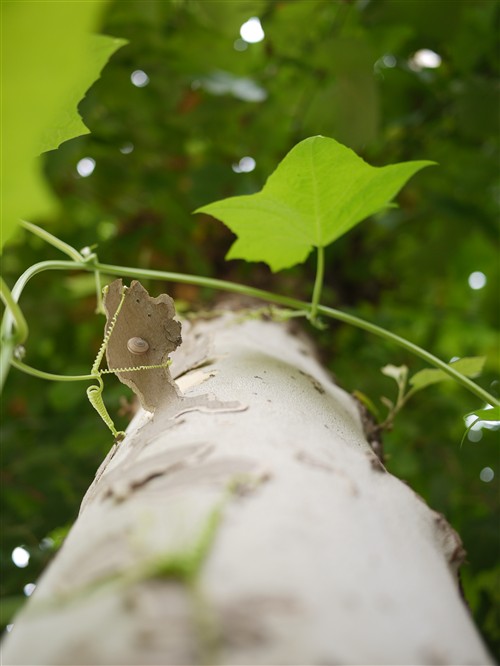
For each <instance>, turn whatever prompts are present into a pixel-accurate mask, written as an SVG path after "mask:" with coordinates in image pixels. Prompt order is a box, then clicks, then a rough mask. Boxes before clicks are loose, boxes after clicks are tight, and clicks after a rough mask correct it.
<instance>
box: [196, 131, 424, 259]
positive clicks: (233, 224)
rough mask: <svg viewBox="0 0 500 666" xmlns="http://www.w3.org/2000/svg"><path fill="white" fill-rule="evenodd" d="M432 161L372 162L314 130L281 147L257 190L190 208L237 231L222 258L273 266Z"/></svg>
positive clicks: (318, 243) (376, 204) (351, 219)
mask: <svg viewBox="0 0 500 666" xmlns="http://www.w3.org/2000/svg"><path fill="white" fill-rule="evenodd" d="M431 164H435V163H434V162H429V161H418V162H402V163H400V164H391V165H389V166H385V167H372V166H370V165H369V164H367V163H366V162H365V161H364V160H363V159H361V157H359V156H358V155H356V153H354V152H353V151H352V150H350V149H349V148H346V147H345V146H343V145H342V144H340V143H338V142H337V141H335V140H334V139H329V138H327V137H323V136H314V137H310V138H309V139H305V140H304V141H301V142H300V143H299V144H297V145H296V146H295V147H294V148H293V149H292V150H291V151H290V152H289V153H288V155H286V157H285V158H284V159H283V160H282V161H281V162H280V164H279V165H278V167H277V168H276V170H275V171H274V173H273V174H271V176H270V177H269V178H268V180H267V182H266V184H265V185H264V187H263V188H262V190H261V191H260V192H257V193H256V194H250V195H246V196H239V197H231V198H229V199H223V200H221V201H215V202H213V203H211V204H208V205H206V206H202V207H201V208H198V209H197V210H196V211H195V212H197V213H208V214H210V215H213V216H214V217H216V218H218V219H220V220H222V222H224V224H225V225H226V226H228V227H229V228H230V229H231V231H233V232H234V233H235V234H236V235H237V236H238V239H237V240H236V241H235V243H234V244H233V245H232V246H231V248H230V250H229V252H228V254H227V257H226V258H227V259H246V260H247V261H265V262H266V263H267V264H269V266H270V267H271V269H272V270H273V271H279V270H281V269H283V268H289V267H290V266H294V265H295V264H298V263H301V262H303V261H305V259H306V258H307V256H308V255H309V253H310V252H311V250H312V248H313V247H325V246H326V245H329V244H330V243H331V242H332V241H334V240H335V239H336V238H338V237H339V236H342V234H344V233H345V232H346V231H349V229H352V227H354V226H355V225H356V224H358V223H359V222H361V221H362V220H364V219H365V218H366V217H368V216H369V215H373V214H374V213H376V212H378V211H380V210H382V209H383V208H386V207H387V206H388V204H389V202H390V201H391V199H392V198H393V197H394V196H395V195H396V194H397V193H398V192H399V190H400V189H401V188H402V187H403V185H404V184H405V183H406V181H407V180H408V179H409V178H410V177H411V176H413V174H415V173H416V172H417V171H419V170H420V169H422V168H423V167H425V166H429V165H431Z"/></svg>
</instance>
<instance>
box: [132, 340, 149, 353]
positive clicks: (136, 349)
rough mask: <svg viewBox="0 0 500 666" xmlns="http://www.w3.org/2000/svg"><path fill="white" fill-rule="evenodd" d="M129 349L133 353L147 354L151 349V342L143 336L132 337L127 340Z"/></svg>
mask: <svg viewBox="0 0 500 666" xmlns="http://www.w3.org/2000/svg"><path fill="white" fill-rule="evenodd" d="M127 349H128V350H129V352H131V353H132V354H145V353H146V352H147V351H148V349H149V344H148V343H147V342H146V340H144V339H143V338H130V340H129V341H128V342H127Z"/></svg>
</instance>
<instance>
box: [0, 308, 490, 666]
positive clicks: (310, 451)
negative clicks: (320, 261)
mask: <svg viewBox="0 0 500 666" xmlns="http://www.w3.org/2000/svg"><path fill="white" fill-rule="evenodd" d="M195 334H196V335H197V336H198V337H196V335H195ZM200 334H201V335H202V337H201V338H200V337H199V336H200ZM206 336H210V337H211V339H212V340H213V350H212V352H211V354H210V358H211V360H209V361H208V362H205V365H204V367H203V368H201V369H198V370H192V371H191V372H190V373H188V375H185V376H184V377H183V378H182V381H183V382H184V386H185V387H186V386H189V384H190V381H189V380H190V379H191V384H192V385H191V387H190V388H188V389H187V390H186V394H187V396H188V397H194V396H199V395H202V394H205V393H207V392H210V393H212V394H213V395H214V396H215V397H216V399H217V401H218V402H213V403H206V401H205V403H203V404H204V411H199V409H198V410H196V409H195V410H194V411H193V408H196V404H197V403H196V401H192V402H189V403H186V402H184V403H183V402H182V401H181V402H180V403H179V404H171V405H170V406H168V405H167V406H165V407H163V408H162V410H161V412H158V413H156V414H155V416H154V418H150V417H149V416H148V415H147V413H145V412H140V413H139V414H138V415H137V416H136V417H135V419H134V421H133V422H132V424H131V426H130V428H129V430H128V434H127V438H126V439H125V441H124V442H123V443H122V444H120V445H119V448H118V449H117V450H116V452H115V453H114V455H113V457H110V459H108V460H107V462H106V464H105V465H103V467H102V468H101V470H100V472H99V474H98V476H97V478H96V482H95V483H94V484H93V486H92V487H91V489H90V490H89V492H88V493H87V496H86V499H85V502H84V504H83V508H82V512H81V515H80V517H79V519H78V520H77V522H76V523H75V525H74V527H73V529H72V530H71V533H70V535H69V536H68V538H67V540H66V542H65V544H64V546H63V548H62V549H61V551H60V553H59V554H58V556H57V557H56V559H55V561H54V562H53V564H52V565H51V566H50V567H49V570H48V571H47V572H46V573H45V575H44V576H43V577H42V580H41V581H40V584H39V586H38V588H37V590H36V592H35V594H34V595H33V597H32V598H31V600H30V602H29V604H28V607H27V608H26V610H25V611H24V612H23V613H21V615H20V617H19V618H18V619H17V620H16V622H15V626H14V629H13V631H12V633H11V634H10V635H9V636H8V638H7V640H6V642H5V643H4V646H3V664H4V665H8V664H50V665H52V666H54V665H56V664H65V665H68V664H87V665H88V664H141V665H146V664H190V665H194V664H202V663H217V664H226V665H237V664H246V665H252V666H256V665H259V664H266V665H268V666H269V665H274V664H297V665H304V664H315V665H316V664H317V665H324V664H370V665H375V664H384V665H389V664H399V665H402V664H419V665H420V664H432V665H435V664H453V665H455V666H456V665H458V664H477V665H479V664H480V665H484V664H490V663H493V662H492V659H491V657H490V656H489V655H488V654H487V652H486V651H485V648H484V647H483V645H482V642H481V640H480V638H479V636H478V633H477V631H476V629H475V628H474V626H473V624H472V622H471V619H470V617H469V613H468V610H467V609H466V607H465V605H464V604H463V602H462V599H461V598H460V594H459V590H458V585H457V580H456V569H457V567H458V565H459V564H460V562H461V559H462V556H463V551H462V548H461V543H460V540H459V538H458V536H457V535H456V533H455V532H454V531H453V530H452V529H451V527H450V526H449V525H448V523H447V522H446V521H445V519H444V518H443V517H442V516H441V515H439V514H437V513H435V512H434V511H432V510H431V509H429V508H428V507H427V505H426V504H425V503H424V502H423V501H422V500H421V499H420V498H419V497H418V496H417V495H416V494H415V493H414V492H413V491H412V490H411V489H410V488H408V487H407V486H406V485H405V484H404V483H402V482H400V481H399V480H397V479H396V478H394V477H393V476H391V475H390V474H389V473H387V472H386V471H385V470H384V468H383V467H382V466H381V465H380V464H379V463H378V460H377V458H376V457H375V456H374V454H373V452H372V451H371V449H370V447H369V445H368V443H367V441H366V439H365V437H364V434H363V429H362V425H361V421H360V418H359V415H358V412H357V408H356V405H355V403H354V402H353V400H352V399H351V398H350V396H348V395H347V394H346V393H345V392H343V391H342V390H341V389H339V388H338V387H337V386H335V385H334V384H333V383H332V381H331V379H330V377H329V376H328V375H327V373H326V372H325V371H324V370H323V369H322V367H321V365H320V364H319V363H318V362H317V361H316V360H315V358H314V356H313V353H312V351H311V348H310V346H309V344H308V343H307V342H306V341H304V339H302V337H300V336H297V335H294V334H292V333H291V332H290V331H289V329H288V328H287V327H286V326H284V325H281V324H277V323H273V322H266V321H260V320H247V321H238V319H237V318H236V319H235V318H234V317H233V319H232V320H231V321H229V320H228V319H227V318H226V319H223V320H215V321H211V322H210V321H209V322H204V323H201V324H199V325H197V327H196V328H195V330H194V331H191V332H188V333H187V334H186V332H183V337H184V338H185V340H186V341H185V343H184V344H183V345H182V346H181V347H180V349H179V350H178V351H177V352H175V354H176V355H177V358H176V360H175V363H174V367H175V365H176V364H177V368H178V371H179V372H180V368H181V367H184V369H186V368H188V367H189V366H190V365H197V364H200V363H201V362H202V361H203V359H204V357H205V349H206V347H205V346H204V340H206V339H207V337H206ZM183 350H184V351H183ZM201 380H205V381H203V382H202V383H199V382H200V381H201ZM198 408H199V405H198ZM214 512H219V514H220V522H219V524H218V527H217V528H216V531H215V538H214V542H213V544H212V546H211V548H210V550H209V552H208V555H207V557H206V558H205V559H204V561H203V565H202V566H201V568H200V572H199V576H198V577H197V579H196V581H195V582H191V584H188V583H186V582H185V581H184V582H183V581H182V580H179V579H178V580H175V579H172V578H170V579H169V578H160V577H159V576H158V575H156V574H154V575H149V574H148V573H147V572H148V571H149V572H151V571H156V569H155V567H157V564H158V562H159V561H167V562H168V561H171V560H172V556H173V555H175V554H179V553H180V554H181V559H182V557H183V556H185V554H186V552H189V551H190V548H191V549H192V546H193V544H196V543H197V542H199V541H200V535H203V534H205V533H207V525H210V520H211V517H212V518H213V516H214V515H215V513H214ZM182 554H184V555H182ZM169 558H170V559H169ZM148 567H149V568H148Z"/></svg>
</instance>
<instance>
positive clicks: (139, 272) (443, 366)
mask: <svg viewBox="0 0 500 666" xmlns="http://www.w3.org/2000/svg"><path fill="white" fill-rule="evenodd" d="M44 270H84V271H95V270H98V271H100V272H101V273H103V274H105V275H116V276H119V277H131V278H135V279H145V280H162V281H165V282H178V283H183V284H191V285H196V286H201V287H208V288H211V289H216V290H222V291H227V292H232V293H238V294H242V295H245V296H251V297H253V298H258V299H261V300H264V301H268V302H270V303H276V304H277V305H282V306H284V307H286V308H290V309H292V310H302V311H304V310H305V311H306V312H309V311H310V308H311V304H310V303H306V302H304V301H300V300H298V299H295V298H290V297H288V296H282V295H279V294H273V293H272V292H268V291H264V290H263V289H256V288H254V287H248V286H246V285H242V284H238V283H236V282H227V281H225V280H219V279H216V278H207V277H202V276H199V275H186V274H183V273H173V272H167V271H157V270H150V269H141V268H131V267H128V266H115V265H112V264H103V263H101V262H99V261H97V260H93V261H92V262H90V261H87V262H76V261H44V262H40V263H38V264H34V265H33V266H31V267H30V268H28V270H27V271H25V272H24V273H23V275H22V276H21V277H20V278H19V280H18V281H17V283H16V285H15V287H14V289H13V290H12V295H13V297H14V298H15V300H16V301H17V300H18V299H19V296H20V295H21V293H22V290H23V289H24V286H25V285H26V283H27V282H28V280H30V279H31V278H32V277H33V276H34V275H36V274H37V273H40V272H42V271H44ZM317 313H318V314H320V315H323V316H325V317H329V318H331V319H336V320H338V321H342V322H344V323H346V324H351V325H352V326H356V327H357V328H361V329H363V330H365V331H367V332H369V333H372V334H374V335H377V336H379V337H381V338H383V339H384V340H387V341H389V342H393V343H395V344H396V345H398V346H399V347H402V348H403V349H406V350H407V351H409V352H411V353H412V354H414V355H415V356H419V357H420V358H421V359H423V360H424V361H426V362H427V363H429V364H430V365H433V366H434V367H436V368H439V369H440V370H442V371H443V372H445V373H446V374H447V375H449V376H450V377H452V378H453V379H455V380H456V381H457V382H458V383H459V384H461V385H462V386H463V387H464V388H466V389H467V390H468V391H470V392H471V393H473V394H474V395H475V396H477V397H478V398H479V399H480V400H482V401H483V402H485V403H487V404H489V405H492V406H500V400H498V399H497V398H495V397H494V396H492V395H491V394H490V393H488V391H486V390H485V389H483V388H482V387H481V386H479V385H478V384H476V383H475V382H473V381H472V380H470V379H469V378H468V377H465V376H464V375H462V374H461V373H460V372H458V371H457V370H455V369H454V368H453V366H450V365H448V364H447V363H445V362H444V361H442V360H441V359H440V358H438V357H437V356H434V355H433V354H431V353H430V352H428V351H426V350H425V349H422V348H421V347H419V346H418V345H416V344H414V343H413V342H410V341H409V340H406V339H405V338H402V337H401V336H399V335H396V333H392V332H391V331H387V330H385V329H384V328H381V327H380V326H377V325H376V324H372V323H370V322H368V321H365V320H364V319H360V318H359V317H356V316H354V315H351V314H348V313H347V312H342V311H341V310H336V309H334V308H330V307H327V306H325V305H321V304H318V305H317ZM8 315H9V312H8V311H7V312H6V316H4V322H3V325H2V331H3V332H10V330H11V329H10V328H9V326H10V325H11V324H9V318H8ZM6 318H7V322H6ZM10 321H11V320H10Z"/></svg>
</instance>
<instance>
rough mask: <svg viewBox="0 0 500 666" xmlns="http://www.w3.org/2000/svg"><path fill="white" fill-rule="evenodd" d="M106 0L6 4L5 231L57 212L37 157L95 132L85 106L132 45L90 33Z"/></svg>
mask: <svg viewBox="0 0 500 666" xmlns="http://www.w3.org/2000/svg"><path fill="white" fill-rule="evenodd" d="M104 4H105V1H104V0H96V1H94V2H2V144H3V149H2V173H3V182H2V190H3V198H2V234H1V243H0V246H3V244H4V243H5V242H6V241H7V240H8V239H9V237H10V236H11V235H12V234H13V232H14V230H15V227H16V224H17V220H18V219H19V218H22V217H28V218H29V217H43V216H47V215H50V214H52V213H53V212H54V211H55V209H56V205H57V204H56V200H55V198H54V196H53V194H52V193H51V191H50V189H49V188H48V186H47V184H46V183H45V180H44V177H43V174H42V163H41V160H40V159H39V158H38V157H37V156H38V155H39V154H40V153H41V152H42V151H46V150H52V149H54V148H57V146H58V145H59V144H60V143H62V142H63V141H67V140H68V139H71V138H73V137H75V136H79V135H80V134H85V133H87V132H88V131H89V130H88V129H87V128H86V127H85V125H84V123H83V121H82V119H81V118H80V116H79V114H78V111H77V104H78V102H79V101H80V100H81V99H82V97H83V96H84V94H85V92H86V90H87V89H88V88H89V86H90V85H91V84H92V83H93V81H95V80H96V79H97V78H98V76H99V73H100V71H101V69H102V68H103V66H104V64H105V63H106V61H107V59H108V58H109V56H110V55H111V54H112V53H113V52H114V51H115V50H116V49H117V48H118V47H119V46H121V45H122V44H124V43H125V42H124V41H123V40H118V39H112V38H111V37H104V36H100V37H96V36H92V35H91V34H90V33H91V31H92V30H93V29H94V28H95V27H96V24H97V21H98V19H99V16H100V13H101V10H102V8H103V6H104Z"/></svg>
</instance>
